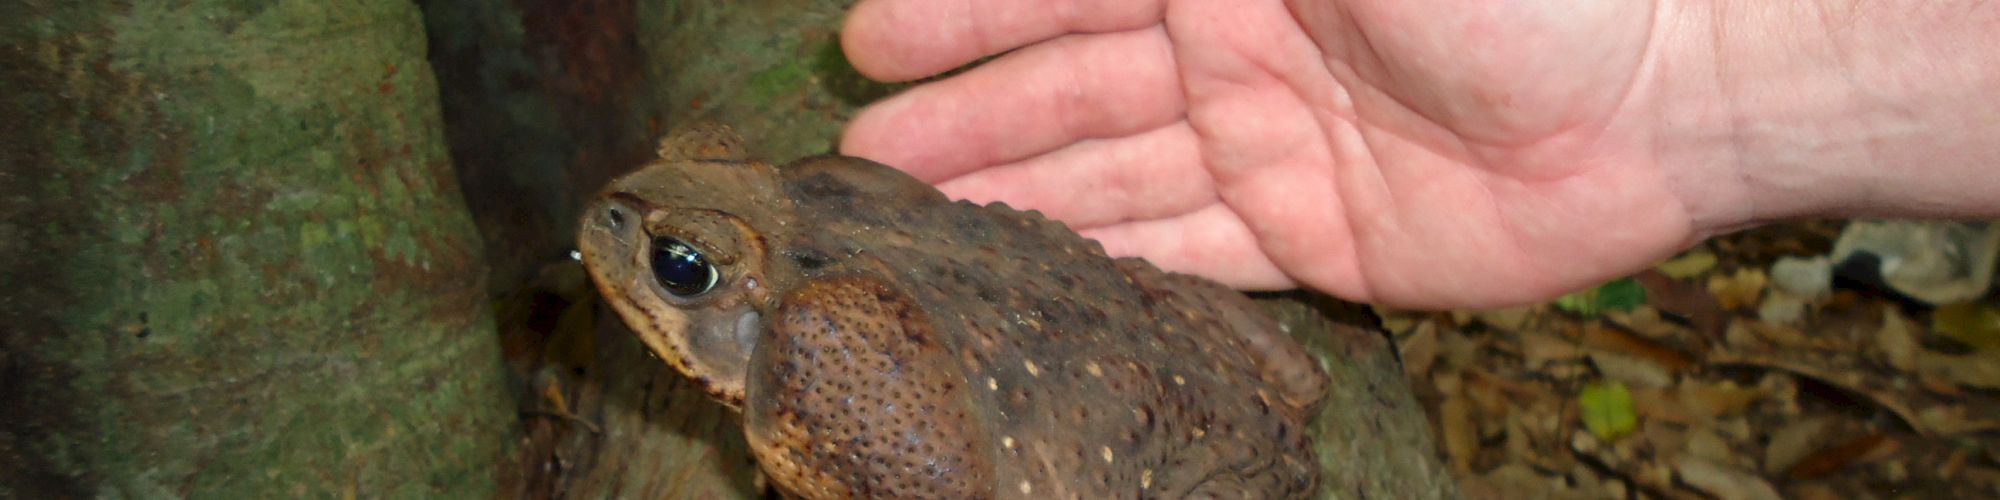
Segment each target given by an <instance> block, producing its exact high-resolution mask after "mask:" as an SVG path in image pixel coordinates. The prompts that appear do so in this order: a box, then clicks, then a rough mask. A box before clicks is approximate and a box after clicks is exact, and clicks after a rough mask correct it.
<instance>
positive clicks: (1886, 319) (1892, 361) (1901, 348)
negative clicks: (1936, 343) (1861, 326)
mask: <svg viewBox="0 0 2000 500" xmlns="http://www.w3.org/2000/svg"><path fill="white" fill-rule="evenodd" d="M1913 327H1916V322H1914V321H1910V320H1909V319H1906V318H1904V317H1903V313H1901V312H1899V311H1897V310H1896V307H1895V306H1891V305H1884V306H1883V307H1882V326H1881V328H1877V329H1876V330H1875V349H1876V350H1877V352H1878V353H1879V354H1880V357H1881V358H1882V362H1884V363H1887V364H1888V365H1889V366H1892V367H1895V368H1896V369H1898V370H1902V371H1906V372H1907V371H1910V370H1912V369H1914V368H1916V365H1917V350H1918V349H1919V348H1918V346H1917V334H1916V332H1915V331H1914V330H1912V328H1913Z"/></svg>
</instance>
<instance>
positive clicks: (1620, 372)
mask: <svg viewBox="0 0 2000 500" xmlns="http://www.w3.org/2000/svg"><path fill="white" fill-rule="evenodd" d="M1590 363H1591V364H1592V365H1595V366H1596V367H1597V373H1599V374H1602V375H1604V378H1607V379H1611V380H1616V381H1619V382H1624V383H1625V384H1627V385H1630V386H1632V387H1644V388H1650V389H1657V388H1661V387H1666V386H1668V385H1671V384H1673V383H1674V375H1673V374H1672V373H1669V372H1668V371H1667V369H1666V368H1665V367H1662V366H1660V365H1658V364H1654V363H1653V362H1652V361H1649V360H1647V359H1645V358H1638V357H1632V356H1622V355H1618V354H1612V353H1608V352H1595V353H1591V354H1590Z"/></svg>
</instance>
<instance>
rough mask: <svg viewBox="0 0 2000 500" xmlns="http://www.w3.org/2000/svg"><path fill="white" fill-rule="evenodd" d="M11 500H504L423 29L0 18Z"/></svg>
mask: <svg viewBox="0 0 2000 500" xmlns="http://www.w3.org/2000/svg"><path fill="white" fill-rule="evenodd" d="M0 18H4V20H0V23H4V24H0V46H3V47H5V48H4V49H0V50H4V52H0V81H4V85H5V90H4V92H0V117H4V120H5V121H4V124H0V127H4V137H0V142H4V144H0V164H4V165H5V170H4V172H0V194H4V196H0V215H4V222H3V223H0V248H4V256H5V257H4V261H3V262H0V273H4V274H3V275H0V278H4V279H0V283H5V284H6V291H5V294H6V296H5V297H4V298H0V349H4V351H0V422H4V424H0V425H4V431H0V497H4V498H73V497H125V498H158V497H178V496H197V497H210V498H285V497H295V496H300V495H304V494H307V493H312V494H314V495H315V496H318V495H333V494H348V495H352V494H355V493H366V494H369V495H381V496H395V497H421V496H436V495H437V494H439V493H443V492H450V493H452V494H453V495H454V496H456V495H465V496H480V495H487V494H491V492H492V491H493V490H494V485H495V483H496V476H497V472H498V471H499V470H500V467H499V464H500V463H502V462H503V460H504V459H505V458H506V451H507V449H508V448H509V446H510V443H512V442H513V440H514V439H515V438H514V432H513V431H512V429H513V428H514V427H513V423H514V422H515V418H514V416H513V415H512V412H511V408H509V406H508V405H507V404H505V402H507V401H510V400H511V398H510V396H509V395H508V394H507V392H506V389H505V385H504V381H503V379H504V376H505V372H504V370H503V369H502V366H501V365H500V363H499V349H498V348H497V346H496V338H497V337H496V336H495V335H494V334H493V333H492V332H493V329H492V319H491V315H490V313H489V312H488V307H487V300H486V296H485V294H484V293H483V292H484V282H483V279H484V275H485V267H484V264H483V262H482V259H483V257H482V253H481V251H480V249H479V246H478V240H477V239H476V238H477V234H476V232H475V229H474V226H473V225H472V224H471V222H470V220H469V219H468V218H467V216H466V212H465V209H464V207H463V205H462V200H461V199H460V196H459V192H458V188H457V185H456V183H455V182H454V178H453V176H452V174H451V165H450V162H449V161H448V160H447V158H446V156H445V154H444V143H443V136H442V132H441V126H440V119H439V115H438V104H437V88H436V84H435V82H434V80H433V78H432V75H431V72H430V69H429V66H428V64H427V63H426V61H425V60H424V39H423V36H422V26H421V24H420V23H419V16H418V12H417V9H416V8H415V7H414V6H412V5H410V4H409V3H407V2H399V1H394V0H354V1H347V2H337V3H327V2H314V1H254V0H239V1H206V0H193V1H185V2H135V3H131V4H127V3H113V2H54V1H32V0H31V1H18V0H16V1H10V2H5V3H4V4H0Z"/></svg>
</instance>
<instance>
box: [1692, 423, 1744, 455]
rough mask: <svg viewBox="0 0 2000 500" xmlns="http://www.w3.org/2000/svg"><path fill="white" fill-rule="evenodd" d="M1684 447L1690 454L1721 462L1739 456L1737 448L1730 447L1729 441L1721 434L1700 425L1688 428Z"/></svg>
mask: <svg viewBox="0 0 2000 500" xmlns="http://www.w3.org/2000/svg"><path fill="white" fill-rule="evenodd" d="M1684 448H1685V450H1686V451H1687V453H1688V454H1689V455H1694V456H1695V457H1698V458H1701V459H1703V460H1708V461H1710V462H1715V463H1719V464H1726V463H1729V462H1730V461H1731V460H1734V459H1736V458H1737V456H1736V450H1733V449H1730V447H1729V442H1728V441H1724V440H1723V439H1722V436H1721V435H1718V434H1716V433H1715V432H1714V431H1710V430H1708V429H1704V428H1699V427H1697V428H1694V429H1689V430H1688V432H1687V438H1686V439H1685V445H1684Z"/></svg>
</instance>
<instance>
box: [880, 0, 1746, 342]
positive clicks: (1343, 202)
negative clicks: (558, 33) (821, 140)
mask: <svg viewBox="0 0 2000 500" xmlns="http://www.w3.org/2000/svg"><path fill="white" fill-rule="evenodd" d="M1654 10H1655V9H1654V6H1653V5H1652V4H1651V3H1650V2H1637V3H1635V2H1592V1H1583V0H1543V1H1530V2H1475V3H1464V2H1436V1H1410V0H1388V1H1367V0H1361V1H1349V2H1330V1H1309V0H1297V1H1290V2H1281V1H1277V0H1260V1H1240V0H1081V1H1063V0H1032V1H1000V2H982V1H978V0H866V1H864V2H862V3H860V4H859V5H857V6H856V7H855V8H854V9H853V10H852V13H851V15H850V18H849V20H848V22H847V26H846V29H845V30H844V32H843V34H842V35H843V40H842V42H843V45H844V46H845V47H846V50H847V51H848V57H849V59H850V60H851V61H852V62H853V63H854V65H855V67H856V68H858V69H860V70H861V71H862V72H863V73H864V74H867V75H869V76H871V77H876V78H881V79H889V80H905V79H912V78H918V77H923V76H927V75H930V74H933V73H937V72H940V71H943V70H946V69H950V68H952V67H955V66H958V65H961V64H964V63H967V62H970V61H972V60H974V59H976V58H978V57H981V56H984V55H989V54H995V53H1000V52H1005V51H1009V50H1013V49H1016V48H1017V47H1019V48H1018V50H1013V52H1010V53H1007V54H1006V55H1004V56H1002V57H1000V58H998V59H997V60H994V61H991V62H989V63H987V64H985V65H982V66H980V67H978V68H975V69H972V70H970V71H968V72H966V73H964V74H961V75H957V76H954V77H952V78H948V79H944V80H940V81H937V82H932V83H929V84H925V85H921V86H918V87H916V88H913V89H911V90H909V91H908V92H906V93H903V94H901V95H898V96H895V97H892V98H890V99H887V100H885V101H883V102H881V103H879V104H877V105H875V106H872V107H870V108H868V109H867V110H866V111H864V112H863V113H862V114H861V115H860V116H859V117H857V118H856V119H855V120H854V121H853V123H852V124H851V125H850V127H849V129H848V130H847V132H846V135H845V137H844V138H843V141H842V144H841V149H842V150H843V152H844V153H846V154H850V155H856V156H862V157H867V158H871V159H875V160H878V161H881V162H884V163H887V164H890V165H894V166H897V167H899V168H903V169H906V170H908V171H909V172H911V173H912V174H913V175H915V176H917V177H918V178H920V179H923V180H925V181H928V182H932V183H935V184H937V185H938V187H939V188H940V189H942V190H943V191H945V192H946V193H947V194H949V195H952V196H954V197H962V198H967V199H972V200H976V201H991V200H1004V201H1006V202H1008V203H1009V204H1011V205H1013V206H1015V207H1019V208H1032V209H1038V210H1041V211H1042V212H1044V213H1046V214H1048V215H1049V216H1050V217H1052V218H1057V219H1060V220H1063V221H1066V222H1067V223H1069V224H1070V226H1071V227H1073V228H1075V229H1077V230H1079V231H1080V232H1082V233H1083V234H1084V235H1085V236H1088V237H1091V238H1094V239H1097V240H1098V241H1100V242H1102V243H1103V244H1104V246H1105V248H1106V250H1107V251H1109V252H1111V253H1113V254H1114V255H1139V256H1144V257H1146V258H1147V259H1149V260H1151V261H1153V262H1154V263H1156V264H1157V265H1159V266H1161V267H1163V268H1166V269H1169V270H1175V271H1181V272H1189V273H1195V274H1201V275H1204V276H1208V277H1211V278H1215V279H1217V280H1219V281H1222V282H1224V283H1227V284H1230V285H1232V286H1236V287H1240V288H1250V289H1272V288H1280V287H1289V286H1296V285H1304V286H1308V287H1312V288H1317V289H1321V290H1324V291H1327V292H1330V293H1333V294H1336V295H1339V296H1342V297H1346V298H1349V299H1354V300H1363V301H1372V302H1379V303H1386V304H1392V305H1398V306H1407V307H1464V306H1495V305H1505V304H1515V303H1522V302H1527V301H1533V300H1540V299H1545V298H1548V297H1552V296H1554V295H1557V294H1560V293H1563V292H1565V291H1569V290H1572V289H1575V288H1579V287H1582V286H1588V285H1590V284H1593V283H1595V282H1598V281H1601V280H1604V279H1607V278H1611V277H1615V276H1617V275H1620V274H1623V273H1626V272H1629V271H1632V270H1634V269H1638V268H1641V267H1643V266H1645V265H1647V264H1648V263H1651V262H1653V261H1656V260H1657V259H1659V258H1662V257H1664V256H1667V255H1669V254H1671V253H1672V252H1674V251H1675V250H1678V249H1680V248H1682V247H1683V246H1684V245H1686V244H1688V243H1690V242H1691V241H1693V239H1694V238H1695V237H1696V236H1698V233H1699V232H1704V231H1707V230H1709V229H1712V228H1713V227H1712V226H1716V225H1722V224H1729V223H1733V222H1740V221H1713V222H1711V221H1701V220H1697V219H1699V218H1700V217H1698V215H1700V214H1696V213H1694V212H1691V211H1690V206H1688V204H1687V203H1684V202H1683V200H1684V199H1689V198H1690V196H1691V195H1690V193H1689V191H1703V190H1708V191H1716V190H1729V189H1733V188H1734V187H1733V186H1730V185H1727V184H1726V183H1701V182H1694V183H1690V182H1687V181H1688V180H1690V179H1706V177H1704V176H1702V175H1691V174H1686V173H1672V172H1664V171H1663V169H1662V164H1661V162H1660V161H1659V155H1658V154H1657V153H1658V148H1659V145H1657V144H1655V143H1654V142H1653V141H1654V139H1655V135H1656V134H1655V127H1657V126H1658V125H1657V124H1658V123H1659V122H1660V120H1659V118H1660V117H1661V114H1660V113H1659V110H1658V106H1656V105H1655V104H1654V103H1655V102H1657V100H1654V99H1649V97H1650V96H1649V95H1648V94H1647V93H1648V92H1649V91H1650V90H1652V89H1651V88H1650V86H1649V85H1647V82H1648V80H1647V78H1648V77H1649V74H1648V73H1649V72H1648V71H1646V65H1647V60H1648V56H1649V42H1650V41H1652V40H1651V39H1650V38H1649V37H1650V36H1651V35H1652V34H1654V27H1655V23H1656V22H1659V20H1658V19H1655V16H1654V13H1655V12H1654ZM1705 184H1709V185H1705ZM1693 197H1694V198H1704V197H1705V198H1717V197H1719V196H1716V195H1711V194H1702V193H1695V195H1693Z"/></svg>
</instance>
